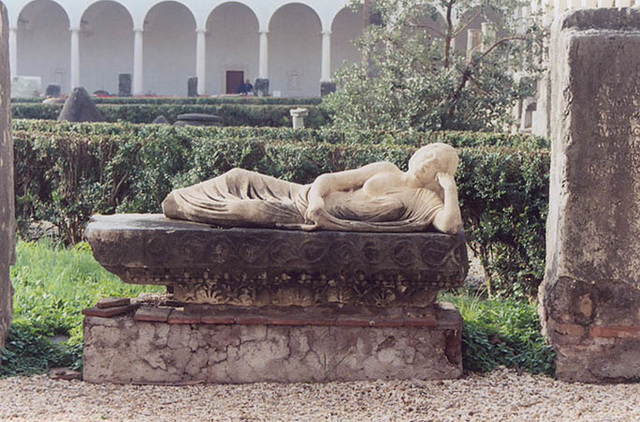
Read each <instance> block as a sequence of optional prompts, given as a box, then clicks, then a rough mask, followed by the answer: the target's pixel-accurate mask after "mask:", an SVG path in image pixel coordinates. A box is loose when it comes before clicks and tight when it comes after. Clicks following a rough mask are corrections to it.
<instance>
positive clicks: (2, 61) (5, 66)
mask: <svg viewBox="0 0 640 422" xmlns="http://www.w3.org/2000/svg"><path fill="white" fill-rule="evenodd" d="M8 41H9V24H8V22H7V9H6V8H5V6H4V4H3V3H2V2H0V349H2V347H4V341H5V339H6V336H7V333H8V330H9V325H10V324H11V315H12V313H13V303H12V297H13V287H12V286H11V280H10V279H9V266H10V265H11V264H12V263H13V262H14V261H15V255H14V222H13V215H14V205H13V201H14V198H13V141H12V139H11V115H10V104H9V97H10V87H11V82H10V77H9V72H10V70H9V47H8Z"/></svg>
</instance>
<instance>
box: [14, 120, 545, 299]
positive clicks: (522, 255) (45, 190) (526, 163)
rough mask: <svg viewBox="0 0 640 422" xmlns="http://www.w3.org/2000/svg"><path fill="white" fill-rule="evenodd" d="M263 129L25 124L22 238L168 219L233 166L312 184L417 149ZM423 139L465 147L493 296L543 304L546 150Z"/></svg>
mask: <svg viewBox="0 0 640 422" xmlns="http://www.w3.org/2000/svg"><path fill="white" fill-rule="evenodd" d="M253 130H254V131H255V132H252V129H247V128H239V129H237V133H236V134H235V135H236V136H234V135H233V132H232V130H230V128H222V129H203V128H189V127H182V128H176V127H172V126H168V125H127V124H112V125H110V124H68V123H52V122H24V121H21V122H16V124H15V130H14V142H15V149H16V151H15V169H16V186H15V188H16V199H17V203H16V205H17V210H16V213H17V219H18V222H19V224H20V228H21V230H24V229H25V227H26V226H27V224H28V223H29V222H30V221H32V220H47V221H51V222H53V223H54V224H55V225H56V226H57V227H58V228H59V229H60V233H61V234H62V236H63V237H64V239H66V240H67V241H69V242H76V241H78V240H80V239H81V238H82V232H83V230H84V226H85V224H86V222H87V221H88V219H89V217H90V216H91V215H92V214H95V213H104V214H109V213H113V212H143V213H144V212H159V211H160V203H161V202H162V200H163V199H164V197H165V196H166V195H167V193H168V192H169V191H170V190H171V189H173V188H175V187H181V186H187V185H190V184H193V183H196V182H199V181H202V180H206V179H209V178H211V177H214V176H216V175H219V174H221V173H223V172H225V171H227V170H230V169H231V168H233V167H242V168H246V169H249V170H255V171H259V172H261V173H264V174H269V175H273V176H276V177H280V178H283V179H285V180H290V181H294V182H298V183H309V182H311V181H313V180H314V179H315V178H316V177H317V176H318V175H319V174H322V173H325V172H333V171H340V170H344V169H349V168H355V167H359V166H361V165H363V164H366V163H370V162H375V161H382V160H384V161H390V162H393V163H396V164H397V165H398V166H399V167H400V168H403V169H405V168H406V165H407V161H408V159H409V157H410V155H411V154H412V153H413V151H414V150H415V148H416V146H417V145H415V144H409V143H406V144H400V143H394V144H390V143H385V142H383V138H381V137H379V138H378V139H377V141H378V142H371V143H367V144H362V143H358V142H353V141H349V142H335V141H334V142H326V141H324V139H323V138H322V137H321V136H320V137H319V138H318V139H313V136H314V135H316V134H320V135H322V134H323V133H324V132H322V131H293V130H288V131H286V130H280V131H278V130H275V129H274V130H271V131H270V132H269V131H264V132H262V135H263V136H258V135H257V134H258V133H260V132H259V130H258V129H253ZM252 133H253V134H256V136H250V135H251V134H252ZM266 134H275V135H278V134H279V135H280V136H273V137H272V138H270V137H266V136H264V135H266ZM239 135H245V136H239ZM423 135H424V138H423V139H427V140H429V141H431V140H441V141H447V142H450V143H452V144H454V145H457V146H459V147H460V150H459V153H460V158H461V168H460V171H459V173H458V176H457V177H458V184H459V193H460V201H461V205H462V210H463V218H464V221H465V227H466V231H467V235H468V237H469V240H470V245H471V247H472V248H473V249H474V250H476V251H477V253H478V256H479V257H480V259H481V260H482V261H483V264H484V265H485V268H486V270H487V272H488V274H489V275H490V279H491V283H492V286H493V288H494V289H495V291H496V292H505V293H513V292H516V293H523V294H533V293H534V292H535V290H536V289H537V285H538V283H539V282H540V280H541V279H542V275H543V267H544V223H545V218H546V212H547V200H548V192H547V191H548V189H547V183H548V167H549V155H548V151H547V150H546V149H541V148H537V147H534V146H533V145H535V142H532V143H529V144H527V143H526V142H525V139H527V138H525V137H518V138H514V139H519V140H520V141H519V142H520V145H519V146H518V147H507V146H501V144H502V143H503V142H504V139H505V137H503V136H498V135H496V136H494V137H491V136H488V135H486V136H485V135H480V136H478V137H477V138H472V137H470V136H469V134H466V133H458V134H453V133H450V134H446V135H442V134H439V135H438V134H430V135H429V134H423ZM347 137H348V135H345V138H347ZM374 137H375V136H374ZM285 138H286V139H285ZM394 139H395V138H394ZM531 139H534V138H531ZM482 142H486V145H482ZM425 143H426V142H425ZM516 143H517V142H516ZM496 145H498V146H496Z"/></svg>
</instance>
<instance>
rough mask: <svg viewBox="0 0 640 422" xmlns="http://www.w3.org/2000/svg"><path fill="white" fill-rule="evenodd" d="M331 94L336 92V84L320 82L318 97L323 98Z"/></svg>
mask: <svg viewBox="0 0 640 422" xmlns="http://www.w3.org/2000/svg"><path fill="white" fill-rule="evenodd" d="M333 92H336V83H335V82H320V96H321V97H324V96H325V95H329V94H331V93H333Z"/></svg>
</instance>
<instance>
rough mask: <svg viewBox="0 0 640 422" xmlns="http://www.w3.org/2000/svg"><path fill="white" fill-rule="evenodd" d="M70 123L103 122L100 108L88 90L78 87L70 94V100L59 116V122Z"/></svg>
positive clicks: (68, 99) (66, 102)
mask: <svg viewBox="0 0 640 422" xmlns="http://www.w3.org/2000/svg"><path fill="white" fill-rule="evenodd" d="M63 120H64V121H69V122H103V121H104V117H103V116H102V113H100V110H98V107H96V105H95V104H94V103H93V100H92V99H91V97H90V96H89V94H88V93H87V90H86V89H84V88H82V87H78V88H74V89H73V91H71V94H69V98H67V101H65V103H64V107H62V111H61V112H60V115H59V116H58V121H63Z"/></svg>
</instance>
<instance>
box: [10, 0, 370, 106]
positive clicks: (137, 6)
mask: <svg viewBox="0 0 640 422" xmlns="http://www.w3.org/2000/svg"><path fill="white" fill-rule="evenodd" d="M3 2H4V3H5V4H6V6H7V9H8V13H9V22H10V24H9V26H10V29H11V31H12V34H13V35H15V34H17V37H14V39H15V40H16V42H15V43H14V44H12V45H15V46H16V47H17V48H15V49H14V48H12V64H13V65H15V64H16V63H17V74H18V75H25V76H28V75H33V76H41V77H42V80H43V89H44V87H45V86H46V84H48V83H61V85H62V88H63V91H65V92H68V90H69V85H70V67H71V65H70V61H71V57H70V56H71V53H70V50H71V46H70V43H71V40H70V38H71V37H70V32H69V29H70V28H80V34H79V44H80V71H79V74H80V84H81V85H83V86H85V88H87V90H88V91H89V92H94V91H96V90H105V91H108V92H111V93H117V91H118V74H119V73H131V74H133V61H134V57H133V55H134V52H133V49H134V33H133V29H134V28H138V29H140V28H142V29H144V32H143V38H144V40H143V56H142V57H143V78H142V79H143V92H145V93H155V94H158V95H186V93H187V80H188V78H189V77H192V76H196V28H198V29H201V30H202V29H206V30H207V34H206V37H205V41H206V49H205V55H206V60H205V62H206V91H205V93H206V94H221V93H224V92H225V72H226V70H242V71H244V72H245V77H247V78H249V79H251V80H255V78H256V77H257V76H258V70H259V69H258V67H259V63H258V61H259V54H260V52H259V31H260V30H262V31H265V30H268V31H269V34H268V37H269V41H268V45H269V61H268V64H269V72H268V76H269V79H270V80H271V90H279V91H281V93H282V94H283V95H285V96H317V95H319V93H320V88H319V86H320V75H321V57H322V36H321V33H322V31H333V34H332V40H331V51H332V54H331V59H332V63H331V69H336V68H338V67H339V66H340V65H341V63H342V61H343V60H344V59H347V60H350V61H354V62H358V61H359V60H360V55H359V53H358V52H357V51H356V50H355V49H354V48H353V46H352V45H351V40H350V38H355V37H357V36H359V35H360V31H361V28H362V21H361V19H360V18H359V17H358V15H357V14H355V15H354V14H353V13H351V12H349V11H342V12H341V10H343V9H344V8H345V5H346V4H347V3H348V0H237V1H228V0H178V1H175V2H173V1H162V0H113V1H98V2H96V1H95V0H35V2H33V0H3ZM30 3H31V4H30ZM339 12H340V13H339ZM21 13H23V14H24V16H26V17H29V19H28V20H29V22H30V24H31V29H28V27H29V26H28V25H27V28H22V27H21V25H22V26H24V25H23V24H18V20H19V17H20V14H21ZM352 15H353V16H352ZM23 20H24V19H23ZM29 31H31V32H29Z"/></svg>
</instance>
